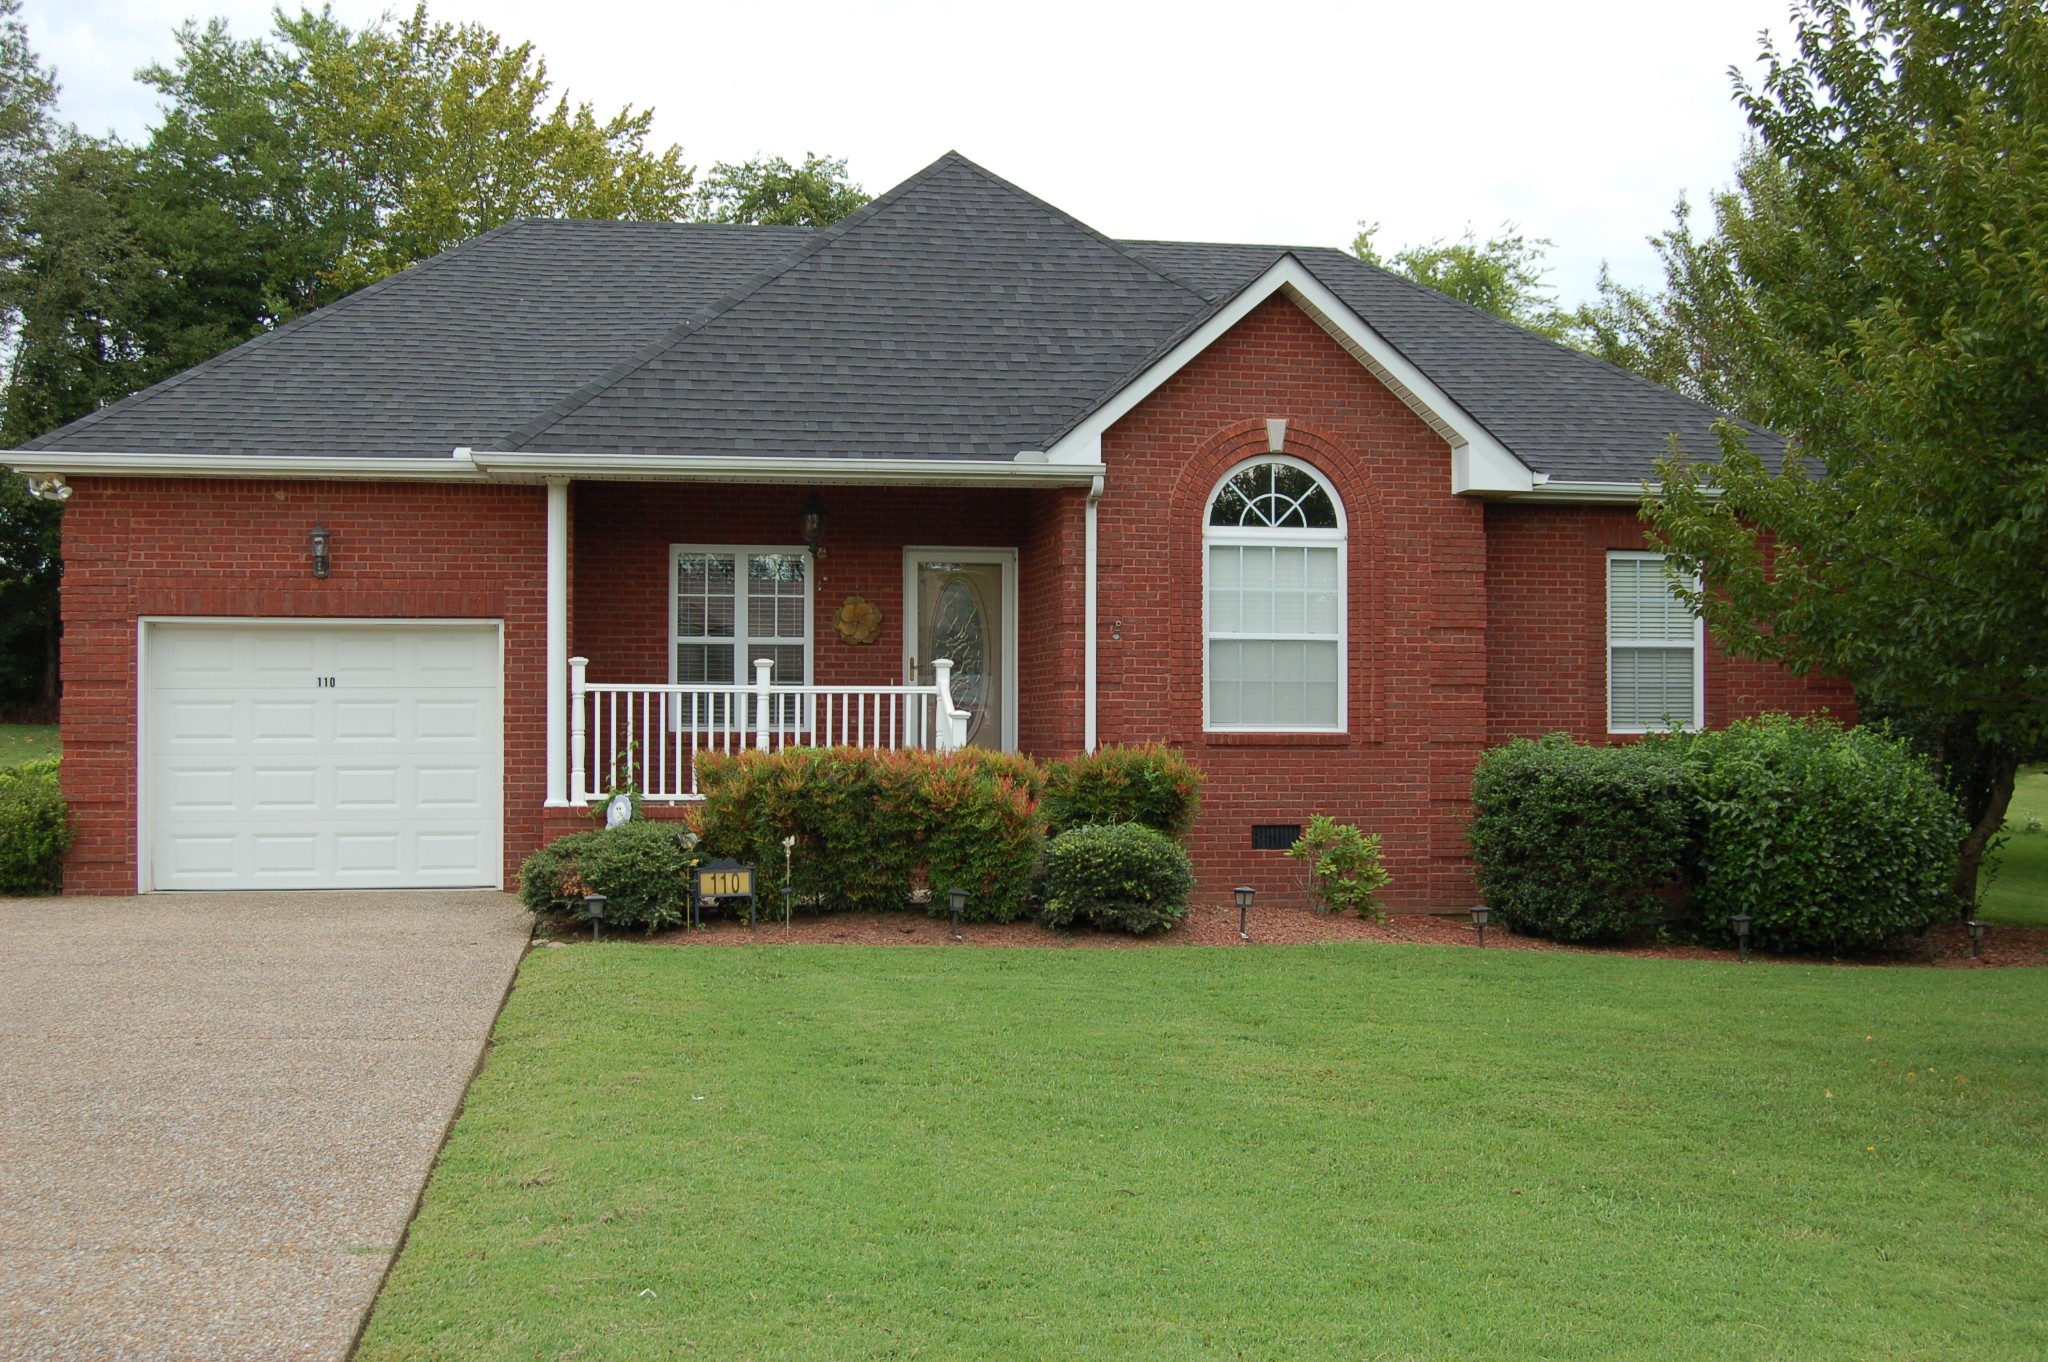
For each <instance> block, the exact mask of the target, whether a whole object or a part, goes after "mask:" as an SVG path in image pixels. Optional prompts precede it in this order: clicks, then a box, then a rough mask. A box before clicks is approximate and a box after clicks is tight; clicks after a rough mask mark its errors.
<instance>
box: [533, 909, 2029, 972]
mask: <svg viewBox="0 0 2048 1362" xmlns="http://www.w3.org/2000/svg"><path fill="white" fill-rule="evenodd" d="M536 935H537V938H538V941H539V942H540V943H544V944H552V945H560V944H564V943H573V942H577V941H588V940H589V939H590V928H589V926H588V925H587V924H585V923H583V922H581V921H579V920H577V919H574V918H554V919H547V920H544V921H543V922H542V923H541V925H540V929H539V931H538V933H537V934H536ZM608 935H609V934H608ZM620 936H621V937H622V939H625V940H633V941H642V940H644V941H649V942H650V943H651V944H653V945H657V946H781V945H804V946H942V945H946V944H949V943H950V942H951V941H952V929H951V927H950V925H949V924H948V923H947V920H946V919H945V918H943V917H936V918H935V917H928V916H926V915H924V914H922V913H917V912H901V913H824V914H808V915H804V914H800V915H798V916H797V917H796V918H795V919H794V920H793V921H792V922H791V923H790V925H789V926H788V927H787V928H786V929H785V928H784V927H783V925H782V918H781V915H780V914H779V913H778V914H776V915H775V916H774V917H772V918H769V917H765V916H764V918H763V919H762V921H761V922H760V924H759V925H758V927H756V929H755V930H753V931H751V932H750V931H748V930H747V925H746V923H745V921H744V920H742V921H738V922H735V921H732V920H730V919H725V918H713V919H711V920H710V921H708V922H707V923H706V924H705V926H704V929H703V930H701V931H695V932H692V931H686V930H681V929H678V930H675V931H668V932H661V933H657V934H656V935H655V936H653V937H651V938H650V937H644V936H642V935H641V934H640V933H639V932H637V931H631V930H629V931H626V932H623V933H621V934H620ZM960 936H961V944H963V945H968V946H1040V947H1045V946H1051V947H1073V948H1079V947H1097V948H1104V949H1112V950H1130V949H1135V948H1139V947H1153V946H1236V945H1239V944H1240V942H1239V941H1238V936H1237V909H1236V908H1234V907H1225V906H1220V905H1215V904H1209V905H1204V906H1198V907H1195V908H1193V909H1190V910H1189V912H1188V916H1187V919H1186V920H1185V921H1183V922H1182V923H1181V924H1180V925H1179V926H1178V927H1175V928H1174V929H1173V930H1172V931H1170V932H1164V933H1161V934H1160V935H1158V936H1151V937H1133V936H1126V935H1124V934H1122V933H1118V932H1098V931H1090V930H1075V931H1070V932H1058V931H1053V930H1051V929H1049V928H1046V927H1041V926H1039V925H1038V924H1037V923H1035V922H1004V923H988V922H981V923H962V924H961V926H960ZM1251 937H1252V944H1253V945H1267V946H1282V945H1285V946H1295V945H1326V944H1329V943H1332V942H1340V941H1379V942H1390V943H1399V944H1403V945H1415V946H1465V947H1468V948H1469V947H1472V946H1476V945H1477V944H1478V942H1477V934H1476V933H1475V932H1474V931H1473V929H1472V922H1471V919H1470V918H1469V917H1467V916H1465V915H1464V914H1459V915H1457V916H1448V915H1445V916H1436V915H1430V914H1421V913H1404V914H1399V915H1396V916H1394V917H1390V918H1388V919H1387V921H1385V922H1383V923H1376V922H1368V921H1365V920H1364V919H1361V918H1357V917H1351V916H1348V915H1347V916H1344V917H1338V916H1336V915H1335V914H1330V913H1317V912H1314V911H1313V910H1311V909H1307V908H1254V909H1253V910H1252V914H1251ZM1486 949H1488V950H1515V951H1574V952H1578V953H1580V954H1586V955H1633V956H1640V957H1645V958H1656V959H1665V960H1734V959H1735V958H1736V953H1735V952H1734V951H1724V950H1712V949H1709V948H1707V947H1704V946H1683V945H1673V944H1669V943H1665V942H1644V943H1641V944H1637V945H1627V946H1567V945H1562V944H1560V943H1558V942H1555V941H1544V940H1540V939H1538V938H1536V937H1527V936H1516V935H1514V934H1512V933H1510V932H1508V931H1507V930H1506V929H1504V928H1502V927H1499V926H1493V927H1489V928H1487V930H1486ZM1751 958H1752V959H1754V960H1756V961H1759V962H1764V961H1782V962H1785V963H1791V964H1809V965H1810V964H1854V965H1894V966H1898V965H1918V966H1923V967H1926V966H1935V967H1942V968H1956V969H1984V968H1992V967H2012V966H2033V967H2037V968H2038V967H2044V966H2048V928H2041V927H1993V928H1992V929H1991V930H1990V931H1989V932H1988V933H1987V934H1986V936H1985V939H1984V958H1983V959H1982V960H1973V959H1971V958H1970V937H1969V933H1968V932H1967V931H1966V930H1964V928H1963V926H1962V925H1961V924H1960V923H1944V924H1942V925H1941V926H1939V927H1936V928H1934V929H1933V930H1932V931H1930V932H1929V933H1928V934H1927V936H1926V937H1925V938H1923V939H1922V940H1919V941H1916V942H1913V943H1911V944H1909V945H1907V946H1903V947H1901V948H1899V949H1898V950H1895V951H1891V952H1888V953H1886V954H1883V955H1879V956H1874V957H1865V958H1862V959H1858V960H1853V961H1831V960H1826V959H1822V958H1816V957H1812V956H1774V955H1766V954H1764V953H1763V952H1760V951H1759V952H1754V953H1753V954H1752V956H1751Z"/></svg>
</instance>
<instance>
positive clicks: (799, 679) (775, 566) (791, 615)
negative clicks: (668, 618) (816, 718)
mask: <svg viewBox="0 0 2048 1362" xmlns="http://www.w3.org/2000/svg"><path fill="white" fill-rule="evenodd" d="M674 565H675V566H674V581H675V614H674V630H675V634H674V644H675V666H674V682H675V683H676V684H678V685H685V686H689V685H719V686H729V685H742V686H750V685H752V684H753V683H754V662H755V660H756V659H758V658H763V657H765V658H770V659H772V660H773V661H774V663H775V672H774V680H775V683H776V684H777V685H782V686H792V685H804V684H806V683H807V682H808V681H809V680H810V650H811V609H810V580H809V576H810V574H809V573H808V572H807V571H806V567H807V560H806V558H805V555H804V553H803V551H802V550H801V549H796V550H790V549H750V548H698V547H695V546H693V545H678V546H677V547H676V549H675V559H674Z"/></svg>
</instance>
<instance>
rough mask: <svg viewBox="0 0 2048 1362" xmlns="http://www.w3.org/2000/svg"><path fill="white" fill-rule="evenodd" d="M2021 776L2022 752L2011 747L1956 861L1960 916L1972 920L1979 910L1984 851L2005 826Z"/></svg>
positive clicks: (1998, 764) (2001, 755)
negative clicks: (2016, 784)
mask: <svg viewBox="0 0 2048 1362" xmlns="http://www.w3.org/2000/svg"><path fill="white" fill-rule="evenodd" d="M2019 773H2020V755H2019V753H2018V752H2016V751H2013V750H2011V749H2010V748H2008V749H2006V750H2003V751H2001V752H2000V753H1999V754H1998V758H1997V761H1996V764H1995V765H1994V766H1993V767H1992V772H1991V788H1990V790H1989V791H1988V792H1987V794H1988V796H1989V797H1988V798H1987V799H1986V800H1985V802H1984V813H1983V815H1982V816H1981V817H1979V818H1978V819H1977V825H1976V826H1975V827H1973V828H1971V829H1970V835H1969V836H1967V837H1965V838H1963V853H1962V856H1961V857H1960V858H1959V859H1958V860H1957V861H1956V878H1955V884H1954V886H1953V888H1952V892H1953V893H1954V894H1955V898H1956V911H1957V913H1958V914H1959V915H1960V916H1963V917H1968V916H1969V915H1970V914H1971V913H1972V912H1973V911H1975V907H1976V903H1977V872H1978V869H1979V868H1980V867H1981V866H1982V865H1983V864H1984V849H1985V848H1986V847H1988V846H1990V845H1991V839H1992V838H1993V837H1996V836H1997V835H1998V830H1999V828H2001V827H2003V826H2004V825H2005V811H2006V809H2007V807H2008V806H2010V805H2011V803H2012V787H2013V782H2014V781H2016V780H2017V779H2018V778H2019Z"/></svg>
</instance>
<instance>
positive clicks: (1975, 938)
mask: <svg viewBox="0 0 2048 1362" xmlns="http://www.w3.org/2000/svg"><path fill="white" fill-rule="evenodd" d="M1963 925H1964V926H1965V927H1968V928H1969V929H1970V958H1971V959H1972V960H1982V959H1983V958H1984V929H1985V928H1986V927H1988V926H1989V925H1990V924H1989V923H1987V922H1986V921H1984V919H1983V918H1981V917H1973V918H1971V919H1970V920H1969V921H1968V922H1965V923H1964V924H1963Z"/></svg>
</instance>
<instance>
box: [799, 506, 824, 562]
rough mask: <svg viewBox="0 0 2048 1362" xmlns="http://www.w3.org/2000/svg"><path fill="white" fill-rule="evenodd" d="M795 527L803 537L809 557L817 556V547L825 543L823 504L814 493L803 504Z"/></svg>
mask: <svg viewBox="0 0 2048 1362" xmlns="http://www.w3.org/2000/svg"><path fill="white" fill-rule="evenodd" d="M797 526H798V529H799V530H800V531H801V533H802V534H803V537H804V547H805V548H807V549H809V550H810V551H811V557H813V558H815V557H817V556H818V545H820V544H822V543H824V542H825V503H824V501H823V500H822V499H821V498H820V497H819V496H818V494H817V493H816V492H813V493H811V499H810V500H809V501H806V502H805V503H804V509H803V510H802V511H801V512H800V513H799V514H798V516H797Z"/></svg>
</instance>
